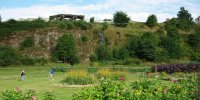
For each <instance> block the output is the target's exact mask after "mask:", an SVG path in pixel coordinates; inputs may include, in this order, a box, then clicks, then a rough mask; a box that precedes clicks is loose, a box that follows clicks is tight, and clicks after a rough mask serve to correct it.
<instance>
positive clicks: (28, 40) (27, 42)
mask: <svg viewBox="0 0 200 100" xmlns="http://www.w3.org/2000/svg"><path fill="white" fill-rule="evenodd" d="M33 46H34V37H33V36H28V37H25V38H24V40H23V41H22V42H21V44H20V48H22V49H24V48H29V47H33Z"/></svg>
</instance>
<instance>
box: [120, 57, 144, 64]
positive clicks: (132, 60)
mask: <svg viewBox="0 0 200 100" xmlns="http://www.w3.org/2000/svg"><path fill="white" fill-rule="evenodd" d="M141 63H142V61H141V60H140V59H138V58H126V59H124V60H123V63H122V64H123V65H139V64H141Z"/></svg>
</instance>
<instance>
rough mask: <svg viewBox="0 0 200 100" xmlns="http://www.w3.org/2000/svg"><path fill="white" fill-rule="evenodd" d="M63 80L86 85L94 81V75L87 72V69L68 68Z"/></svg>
mask: <svg viewBox="0 0 200 100" xmlns="http://www.w3.org/2000/svg"><path fill="white" fill-rule="evenodd" d="M63 82H65V83H68V84H70V85H71V84H75V85H86V84H92V83H94V82H95V77H94V76H93V77H92V75H90V74H89V72H88V71H87V70H84V69H83V70H82V69H80V70H75V69H73V70H70V71H69V72H66V78H65V80H63Z"/></svg>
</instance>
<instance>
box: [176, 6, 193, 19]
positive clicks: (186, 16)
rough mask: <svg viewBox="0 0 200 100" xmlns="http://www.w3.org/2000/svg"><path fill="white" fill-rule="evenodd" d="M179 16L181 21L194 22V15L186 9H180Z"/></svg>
mask: <svg viewBox="0 0 200 100" xmlns="http://www.w3.org/2000/svg"><path fill="white" fill-rule="evenodd" d="M177 16H178V19H181V20H188V21H192V19H193V18H192V15H191V14H190V13H189V12H188V11H187V10H185V8H184V7H181V8H180V11H179V12H178V14H177Z"/></svg>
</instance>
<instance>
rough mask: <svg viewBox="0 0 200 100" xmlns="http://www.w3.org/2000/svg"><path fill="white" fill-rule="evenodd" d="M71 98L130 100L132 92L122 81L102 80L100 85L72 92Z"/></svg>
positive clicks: (80, 99)
mask: <svg viewBox="0 0 200 100" xmlns="http://www.w3.org/2000/svg"><path fill="white" fill-rule="evenodd" d="M72 100H132V94H131V92H130V91H128V90H127V88H126V86H125V84H124V83H123V82H119V81H110V80H102V81H101V82H100V85H98V86H95V87H90V88H85V89H84V90H83V91H82V92H79V93H76V94H74V95H73V99H72Z"/></svg>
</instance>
